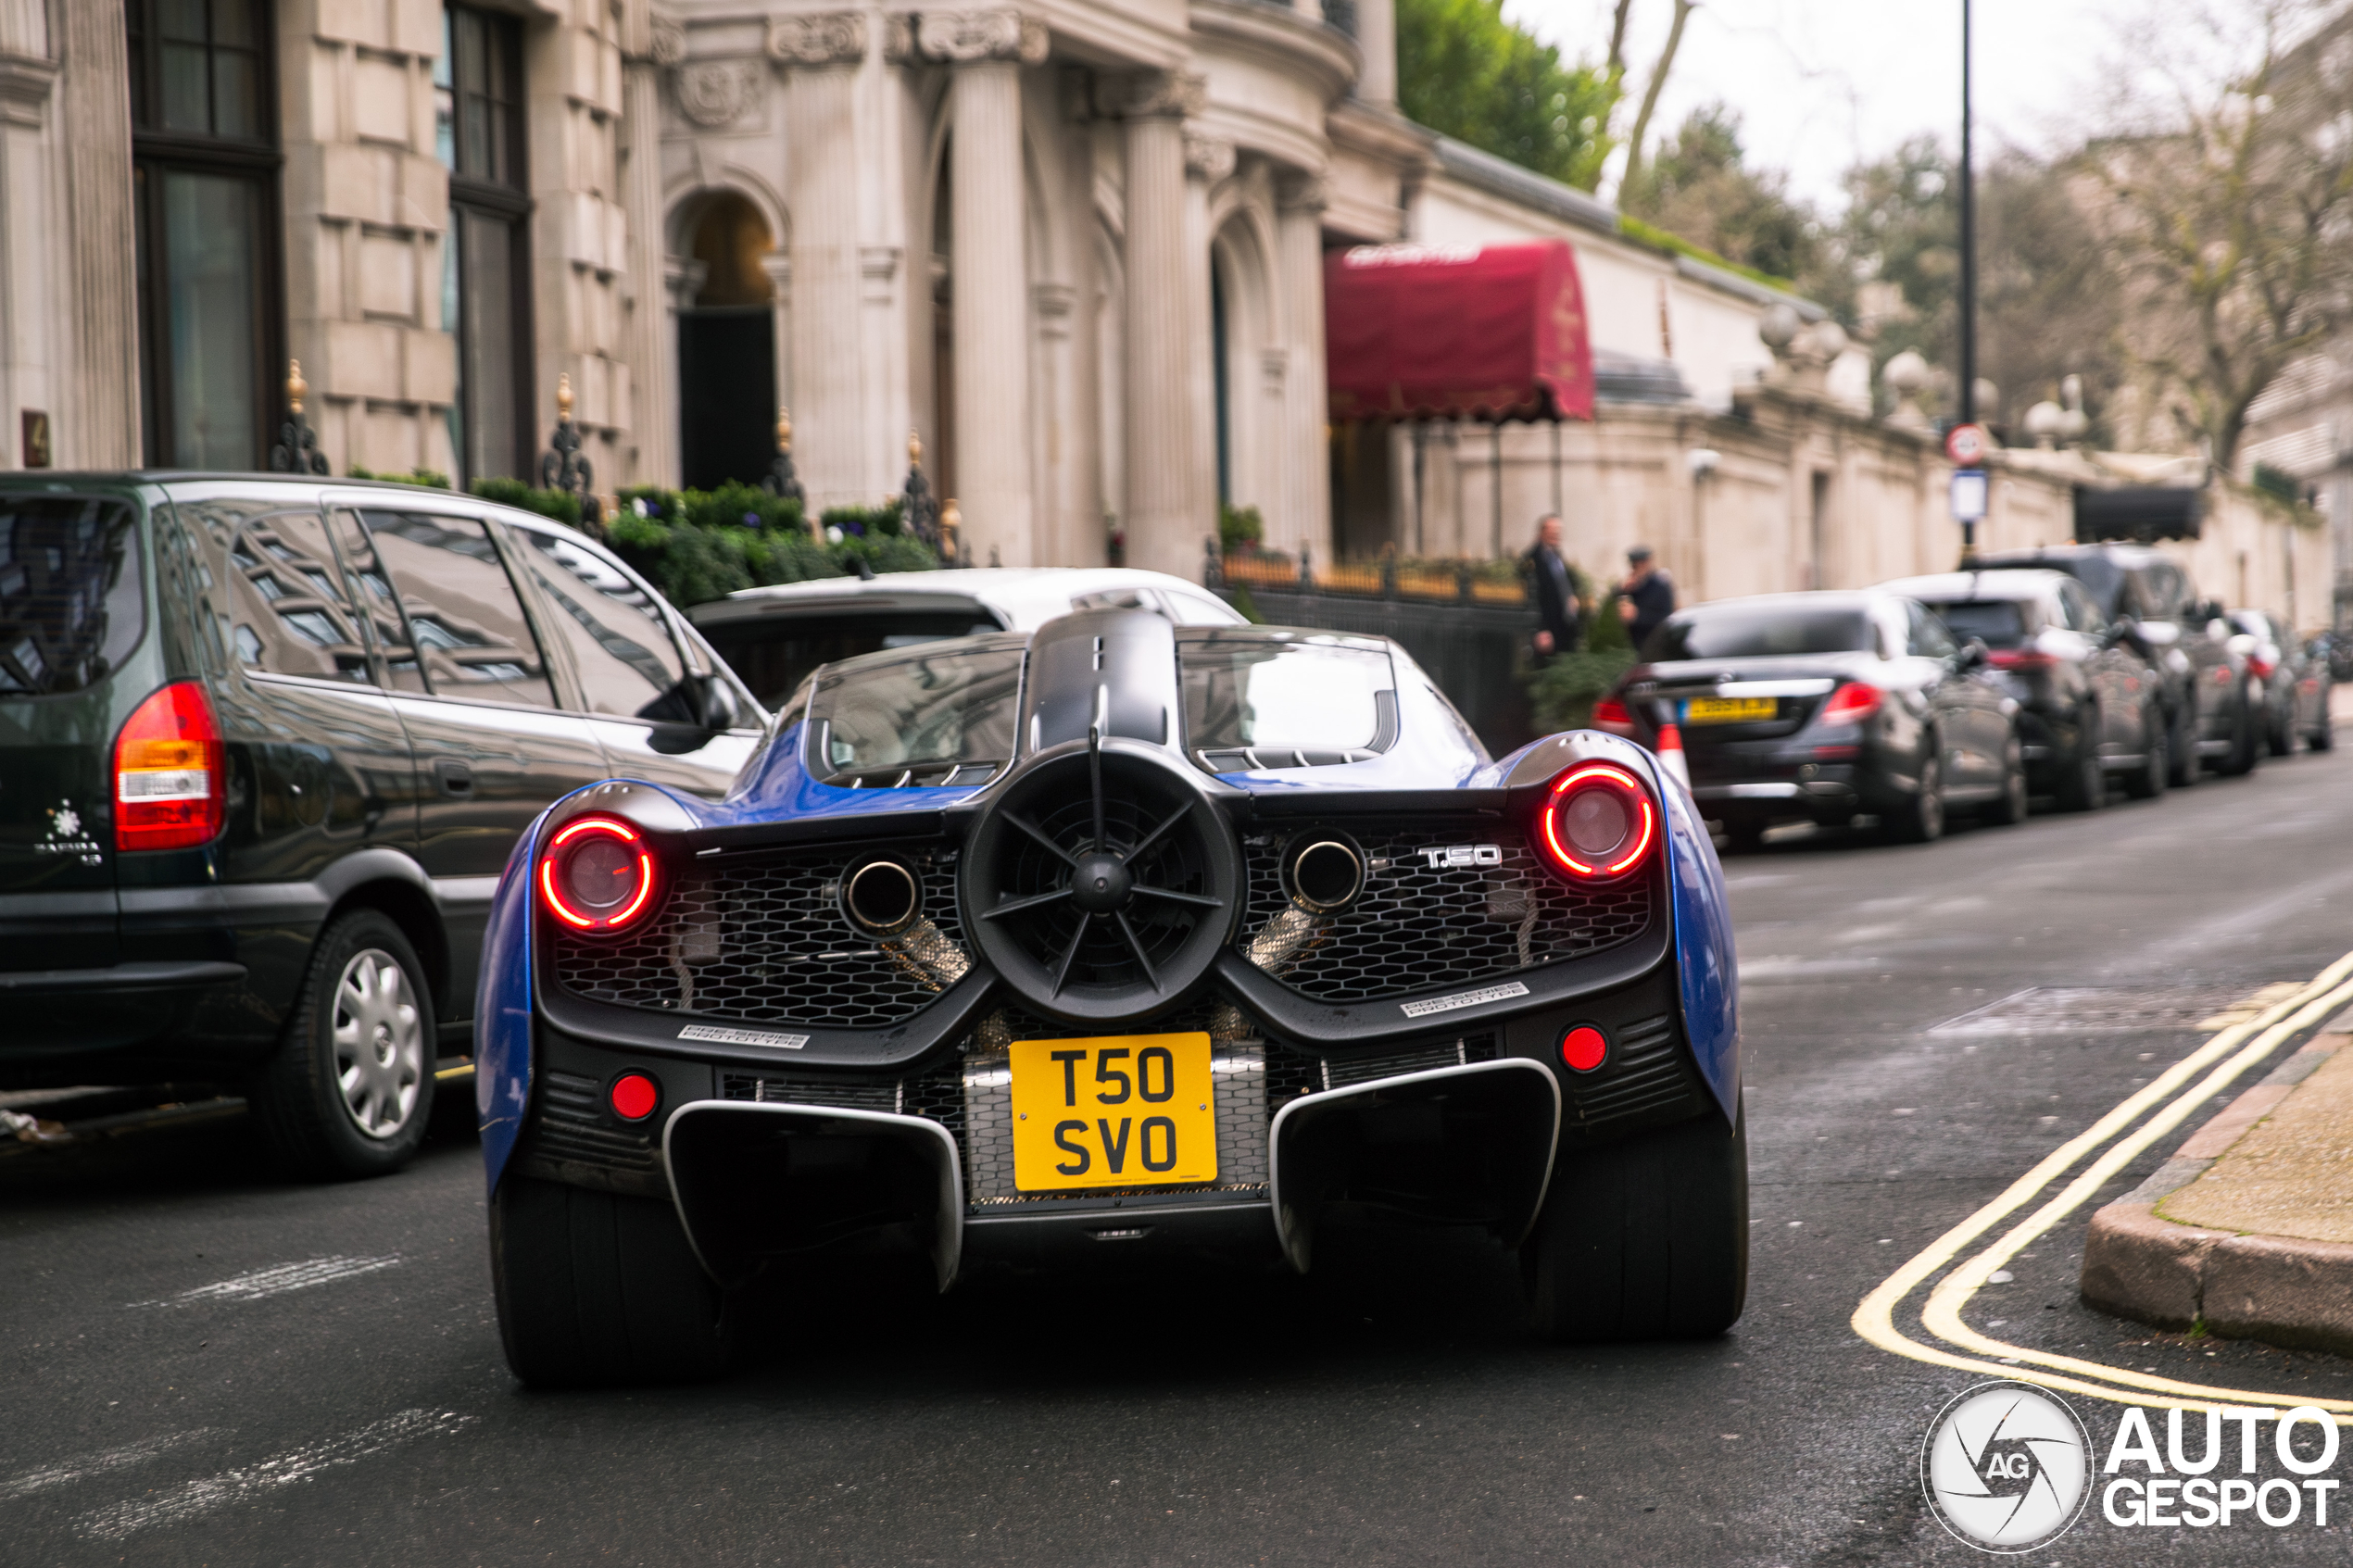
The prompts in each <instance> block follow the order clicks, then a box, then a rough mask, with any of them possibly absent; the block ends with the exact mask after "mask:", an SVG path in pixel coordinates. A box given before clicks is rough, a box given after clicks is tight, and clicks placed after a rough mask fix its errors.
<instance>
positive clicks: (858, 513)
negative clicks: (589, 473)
mask: <svg viewBox="0 0 2353 1568" xmlns="http://www.w3.org/2000/svg"><path fill="white" fill-rule="evenodd" d="M620 499H621V508H620V511H619V514H618V515H617V516H616V517H615V518H614V519H613V521H611V523H610V525H609V526H608V527H607V528H606V531H605V538H606V541H607V543H609V544H610V545H611V546H612V547H613V549H614V551H615V553H617V554H618V555H619V556H620V557H621V558H622V559H623V560H625V561H627V562H628V563H629V564H630V565H631V566H632V567H635V569H636V570H637V571H639V572H640V573H642V574H643V575H644V576H645V578H646V580H647V581H648V582H649V583H652V584H653V585H654V586H655V587H657V588H659V589H661V592H662V594H663V595H664V596H666V597H668V598H669V599H670V600H671V602H672V603H673V604H680V605H692V604H700V603H702V602H703V601H705V600H707V599H716V598H724V596H727V595H729V594H732V593H734V592H736V590H738V589H741V588H753V587H764V586H766V585H768V584H770V583H804V582H808V581H810V580H812V579H814V578H821V577H843V576H848V575H849V574H851V573H852V572H854V571H856V570H857V568H856V566H855V565H854V564H853V563H855V562H861V561H862V562H864V563H865V566H866V569H867V570H868V571H873V572H884V571H929V570H931V569H933V568H935V567H937V566H938V565H939V558H938V557H937V556H936V555H934V554H933V553H932V551H931V550H930V548H929V547H928V546H925V545H923V544H921V543H919V542H918V541H916V540H914V539H912V538H910V537H908V536H906V535H905V534H902V533H899V532H898V521H899V512H898V508H896V507H895V506H893V507H875V508H837V510H836V511H828V512H827V513H826V514H825V516H826V518H832V517H834V516H836V515H837V512H847V513H849V516H850V518H851V521H856V522H858V523H859V524H860V525H861V530H862V531H861V532H858V533H851V532H849V530H848V529H844V531H843V536H842V539H841V541H840V542H839V543H838V544H831V543H820V542H819V541H817V540H815V539H812V538H811V537H810V534H809V531H808V527H807V524H806V521H805V519H806V515H807V514H806V513H805V512H804V511H803V509H802V508H801V504H800V503H799V501H792V500H785V499H781V498H779V497H777V496H774V495H770V494H769V493H768V492H767V491H765V490H761V489H759V488H757V487H756V486H753V485H749V484H739V483H735V482H733V481H730V482H728V483H724V484H722V485H721V486H720V487H719V488H718V489H716V490H709V491H705V490H678V491H672V490H664V489H661V488H660V487H659V486H653V485H636V486H632V487H631V488H629V489H626V490H623V491H622V492H621V496H620ZM886 520H887V524H888V527H887V530H886V528H885V526H884V524H885V522H886ZM836 526H839V525H838V524H837V525H836Z"/></svg>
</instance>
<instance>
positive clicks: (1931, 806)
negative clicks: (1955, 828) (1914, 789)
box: [1884, 736, 1944, 844]
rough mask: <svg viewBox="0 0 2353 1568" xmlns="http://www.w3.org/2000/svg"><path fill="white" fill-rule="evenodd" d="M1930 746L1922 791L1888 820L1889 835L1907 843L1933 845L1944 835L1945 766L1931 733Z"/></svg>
mask: <svg viewBox="0 0 2353 1568" xmlns="http://www.w3.org/2000/svg"><path fill="white" fill-rule="evenodd" d="M1926 745H1927V746H1928V747H1929V753H1928V755H1927V756H1926V757H1923V758H1921V759H1920V787H1919V793H1918V794H1916V795H1914V796H1913V797H1912V798H1911V799H1909V800H1907V801H1906V802H1905V803H1904V804H1903V805H1901V806H1899V807H1897V808H1896V809H1894V810H1893V811H1890V812H1889V813H1888V814H1887V816H1886V818H1885V819H1884V821H1885V822H1886V824H1887V833H1888V836H1890V837H1891V838H1897V839H1901V840H1903V841H1904V842H1905V843H1906V844H1931V843H1933V842H1935V841H1936V840H1937V839H1940V838H1942V837H1944V763H1943V762H1942V761H1941V760H1940V759H1939V758H1938V756H1937V752H1936V746H1937V741H1936V739H1935V737H1934V736H1931V737H1930V738H1929V739H1928V741H1927V742H1926Z"/></svg>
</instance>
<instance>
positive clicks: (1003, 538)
mask: <svg viewBox="0 0 2353 1568" xmlns="http://www.w3.org/2000/svg"><path fill="white" fill-rule="evenodd" d="M894 25H898V24H894ZM904 26H905V29H906V33H905V37H904V44H903V45H895V46H894V48H893V51H892V52H893V53H894V54H900V55H909V56H914V57H916V58H919V59H923V60H928V61H933V62H937V63H941V64H946V65H948V66H950V68H951V69H952V71H953V76H952V80H951V82H950V88H949V94H950V101H949V117H950V118H949V158H950V184H951V189H950V194H949V207H950V229H951V230H952V232H953V236H954V237H953V239H952V241H951V242H950V243H951V244H952V245H953V247H954V249H953V251H952V253H951V254H950V257H949V266H950V281H951V286H952V288H953V291H954V292H953V294H952V295H951V298H952V300H953V320H954V326H953V330H954V334H955V361H956V364H955V389H954V397H955V422H956V430H955V441H956V487H957V490H958V492H959V494H958V495H956V496H955V497H954V499H955V501H956V503H957V507H958V510H959V512H960V514H961V517H962V520H963V524H962V526H963V533H962V537H961V543H962V545H963V549H964V551H965V554H966V557H967V558H968V559H970V560H972V561H973V562H975V564H982V565H985V564H987V563H988V562H989V561H991V560H994V561H996V562H998V563H999V564H1000V565H1004V566H1027V565H1029V564H1031V563H1032V561H1033V560H1035V559H1037V558H1038V556H1037V545H1036V540H1035V538H1034V537H1033V534H1034V531H1035V525H1036V518H1037V496H1036V494H1035V480H1034V477H1033V474H1032V470H1031V464H1030V437H1031V431H1030V425H1029V405H1030V387H1029V362H1030V354H1029V345H1030V323H1029V264H1028V254H1027V245H1026V239H1027V235H1026V230H1027V219H1028V212H1029V194H1028V182H1027V181H1026V179H1025V177H1024V174H1023V162H1022V136H1021V125H1022V112H1021V68H1022V67H1023V66H1025V65H1038V64H1042V63H1043V62H1044V60H1045V58H1046V54H1047V35H1046V29H1045V26H1044V24H1043V23H1041V22H1038V21H1036V20H1034V19H1029V18H1026V17H1024V16H1023V15H1022V14H1021V13H1020V12H1018V11H1015V10H1012V9H997V10H981V11H927V12H925V13H924V14H923V15H921V16H918V17H914V18H912V19H910V20H909V21H908V22H907V23H905V24H904Z"/></svg>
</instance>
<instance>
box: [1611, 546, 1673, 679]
mask: <svg viewBox="0 0 2353 1568" xmlns="http://www.w3.org/2000/svg"><path fill="white" fill-rule="evenodd" d="M1674 613H1675V580H1674V579H1673V578H1671V577H1669V576H1667V573H1666V572H1665V571H1663V570H1662V569H1660V568H1659V567H1658V566H1657V565H1656V564H1655V563H1654V562H1653V560H1652V558H1651V547H1650V546H1648V545H1637V546H1634V547H1633V548H1632V549H1630V550H1629V551H1627V552H1626V581H1624V582H1623V583H1619V584H1618V585H1617V614H1618V618H1619V619H1620V620H1622V621H1625V622H1626V635H1627V638H1628V639H1629V641H1630V642H1631V643H1632V644H1633V645H1634V655H1635V657H1636V658H1638V659H1639V658H1641V657H1642V645H1643V644H1644V643H1646V642H1648V641H1649V640H1650V634H1651V633H1653V632H1655V631H1656V630H1657V629H1658V624H1659V622H1660V621H1665V620H1666V619H1667V617H1668V616H1670V615H1672V614H1674Z"/></svg>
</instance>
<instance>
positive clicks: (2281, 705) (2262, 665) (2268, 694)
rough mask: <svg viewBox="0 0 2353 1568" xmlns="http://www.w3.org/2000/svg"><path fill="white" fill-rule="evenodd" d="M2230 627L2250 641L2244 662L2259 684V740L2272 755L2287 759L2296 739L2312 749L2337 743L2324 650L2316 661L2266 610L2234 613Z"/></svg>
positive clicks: (2326, 747)
mask: <svg viewBox="0 0 2353 1568" xmlns="http://www.w3.org/2000/svg"><path fill="white" fill-rule="evenodd" d="M2230 619H2231V624H2232V625H2233V627H2235V628H2237V630H2238V632H2239V633H2240V634H2241V635H2243V636H2245V637H2246V638H2247V639H2249V646H2248V648H2247V662H2248V668H2249V671H2250V672H2251V673H2252V674H2253V675H2254V677H2255V679H2257V680H2259V681H2260V682H2262V683H2263V696H2264V705H2263V706H2264V713H2265V720H2264V739H2265V741H2266V743H2267V744H2268V745H2269V746H2270V747H2271V755H2272V756H2274V757H2286V756H2289V755H2290V754H2292V753H2293V752H2294V751H2295V750H2296V742H2297V741H2298V740H2303V741H2306V742H2307V743H2308V744H2309V745H2310V746H2311V747H2312V749H2313V750H2315V751H2326V750H2328V749H2329V748H2330V747H2331V746H2334V745H2335V743H2336V734H2335V729H2334V726H2333V725H2332V724H2331V723H2330V721H2329V692H2330V688H2331V687H2332V686H2333V685H2334V679H2333V677H2332V676H2331V674H2330V672H2329V662H2328V658H2327V655H2326V653H2325V652H2323V653H2322V654H2321V655H2320V656H2319V657H2315V656H2314V654H2313V652H2312V650H2311V649H2310V648H2309V647H2308V646H2306V645H2304V644H2303V643H2300V642H2298V641H2297V640H2296V633H2295V631H2294V629H2292V628H2290V627H2288V626H2285V625H2284V624H2282V623H2281V621H2280V620H2279V618H2278V617H2277V616H2274V615H2272V614H2271V612H2270V611H2269V610H2262V609H2234V610H2233V611H2231V617H2230Z"/></svg>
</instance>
